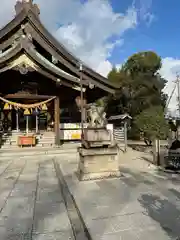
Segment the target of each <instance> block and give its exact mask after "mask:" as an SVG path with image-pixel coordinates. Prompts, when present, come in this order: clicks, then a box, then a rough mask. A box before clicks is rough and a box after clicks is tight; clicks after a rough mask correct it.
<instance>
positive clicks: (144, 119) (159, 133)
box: [134, 106, 168, 140]
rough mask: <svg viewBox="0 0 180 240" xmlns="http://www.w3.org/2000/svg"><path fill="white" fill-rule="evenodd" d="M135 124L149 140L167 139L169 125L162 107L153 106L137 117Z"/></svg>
mask: <svg viewBox="0 0 180 240" xmlns="http://www.w3.org/2000/svg"><path fill="white" fill-rule="evenodd" d="M134 123H135V125H136V126H137V129H138V130H139V132H142V133H143V134H144V136H145V137H146V138H147V139H151V140H154V139H166V138H167V136H168V124H167V122H166V120H165V118H164V110H163V108H162V107H161V106H156V107H154V106H152V107H151V108H148V109H146V110H144V111H143V112H141V113H140V114H139V115H138V116H136V117H135V119H134Z"/></svg>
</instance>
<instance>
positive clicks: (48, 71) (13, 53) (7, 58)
mask: <svg viewBox="0 0 180 240" xmlns="http://www.w3.org/2000/svg"><path fill="white" fill-rule="evenodd" d="M22 50H24V51H25V54H26V55H27V56H28V57H29V58H30V59H31V60H32V61H33V62H34V63H35V64H36V65H37V66H38V69H37V70H38V71H39V72H40V73H42V74H43V75H45V76H47V77H49V78H51V79H53V80H55V81H56V82H57V78H60V79H66V80H68V81H69V82H70V83H71V82H72V83H73V84H76V86H77V85H79V79H78V78H75V77H74V76H71V75H69V74H67V73H63V72H60V69H59V71H57V70H56V71H54V70H53V69H52V68H51V66H50V65H48V64H47V63H46V62H45V61H43V59H41V58H40V57H39V56H40V54H39V53H38V52H37V51H36V50H35V48H34V47H33V45H32V46H31V47H29V46H27V43H26V41H24V43H23V42H22V43H21V44H20V43H18V44H17V45H16V46H14V47H12V48H11V49H10V50H7V51H6V52H7V53H6V54H4V56H1V57H0V65H1V64H3V65H4V64H5V63H6V62H7V63H8V64H10V62H12V61H13V60H14V59H15V58H16V57H17V55H18V54H20V53H21V51H22ZM42 57H43V56H42ZM47 61H48V60H47ZM49 63H50V62H49ZM50 64H52V63H50ZM52 65H53V64H52ZM55 67H56V66H55ZM5 68H8V66H7V65H6V66H5ZM56 68H57V67H56ZM43 69H45V70H43ZM2 71H3V68H2ZM2 71H1V72H2ZM54 74H55V75H54ZM62 83H63V84H64V83H65V81H62ZM64 85H67V86H69V87H70V86H71V87H72V86H73V85H72V84H71V85H70V84H64Z"/></svg>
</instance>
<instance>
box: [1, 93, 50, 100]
mask: <svg viewBox="0 0 180 240" xmlns="http://www.w3.org/2000/svg"><path fill="white" fill-rule="evenodd" d="M3 97H4V98H6V99H33V100H38V99H42V100H44V99H45V100H46V99H50V98H53V97H54V96H49V95H36V94H21V93H14V94H7V95H5V96H3Z"/></svg>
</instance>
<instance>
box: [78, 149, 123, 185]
mask: <svg viewBox="0 0 180 240" xmlns="http://www.w3.org/2000/svg"><path fill="white" fill-rule="evenodd" d="M119 176H120V171H119V163H118V149H117V147H111V148H100V147H99V148H90V149H85V148H79V166H78V178H79V180H80V181H83V180H92V179H102V178H110V177H119Z"/></svg>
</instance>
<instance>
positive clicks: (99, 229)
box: [57, 151, 180, 240]
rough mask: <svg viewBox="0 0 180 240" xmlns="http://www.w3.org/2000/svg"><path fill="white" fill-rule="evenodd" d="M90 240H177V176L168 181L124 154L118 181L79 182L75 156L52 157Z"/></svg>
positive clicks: (132, 153)
mask: <svg viewBox="0 0 180 240" xmlns="http://www.w3.org/2000/svg"><path fill="white" fill-rule="evenodd" d="M57 161H59V164H60V166H61V170H62V172H63V174H64V178H65V180H66V183H67V184H68V186H69V190H70V192H71V194H72V195H73V196H74V199H75V201H76V204H77V206H78V208H79V210H80V212H81V215H82V217H83V218H84V221H85V224H86V226H87V228H88V230H89V232H90V234H91V236H92V239H93V240H106V239H108V240H116V239H118V240H119V239H121V240H130V239H133V240H136V239H138V240H144V239H146V240H148V239H150V240H152V239H158V240H161V239H162V240H170V239H174V240H177V239H180V238H178V237H180V176H179V175H172V174H171V175H168V174H165V173H163V172H158V170H157V169H156V168H155V167H153V166H152V165H150V164H149V163H147V162H145V161H143V160H142V159H141V156H140V155H139V153H138V152H135V151H129V152H128V153H127V154H126V158H125V160H124V161H122V160H121V159H120V169H121V172H122V174H123V177H121V178H120V179H111V180H98V181H89V182H79V181H78V180H77V177H76V170H77V162H78V158H77V157H76V156H73V155H72V156H70V155H69V156H67V157H64V158H63V159H60V158H59V157H58V159H57Z"/></svg>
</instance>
